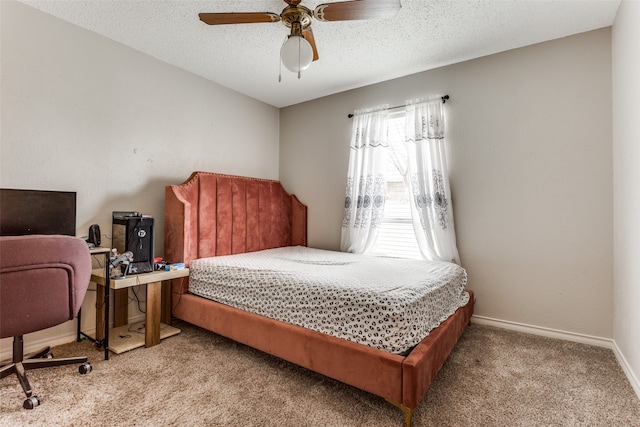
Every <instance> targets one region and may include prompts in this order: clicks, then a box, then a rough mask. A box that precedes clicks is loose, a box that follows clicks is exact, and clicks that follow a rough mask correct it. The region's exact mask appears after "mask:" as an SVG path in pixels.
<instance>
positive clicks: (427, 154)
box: [406, 99, 460, 264]
mask: <svg viewBox="0 0 640 427" xmlns="http://www.w3.org/2000/svg"><path fill="white" fill-rule="evenodd" d="M406 142H407V150H408V154H409V156H408V157H409V166H408V173H409V184H410V188H411V195H412V198H413V203H411V215H412V220H413V228H414V230H415V233H416V238H417V240H418V246H419V247H420V252H422V255H423V256H424V257H425V258H427V259H428V260H438V261H451V262H455V263H457V264H460V259H459V255H458V248H457V246H456V233H455V229H454V226H453V206H452V205H451V190H450V189H449V169H448V167H447V155H446V150H445V139H444V110H443V106H442V101H441V100H440V99H438V100H433V101H427V102H412V101H408V102H407V108H406Z"/></svg>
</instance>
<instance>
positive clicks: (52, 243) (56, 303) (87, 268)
mask: <svg viewBox="0 0 640 427" xmlns="http://www.w3.org/2000/svg"><path fill="white" fill-rule="evenodd" d="M90 278H91V255H90V254H89V248H88V246H87V243H86V242H85V241H84V240H81V239H78V238H76V237H72V236H62V235H47V236H44V235H30V236H0V338H8V337H13V358H12V360H11V361H10V362H8V363H5V362H3V363H2V364H1V365H0V378H4V377H7V376H9V375H11V374H13V373H15V374H16V376H17V377H18V380H19V381H20V384H21V385H22V389H23V390H24V393H25V394H26V396H27V399H26V400H25V401H24V404H23V407H24V408H25V409H33V408H34V407H36V406H38V405H39V404H40V400H39V399H38V397H37V396H34V395H33V391H32V390H31V385H30V384H29V380H28V379H27V376H26V374H25V371H27V370H31V369H39V368H46V367H50V366H60V365H67V364H75V363H80V364H81V365H80V367H79V371H80V373H81V374H85V373H88V372H90V371H91V365H90V364H89V363H88V362H87V357H69V358H63V359H55V358H53V356H52V355H51V354H50V353H49V347H46V348H44V349H42V350H39V351H36V352H34V353H32V354H29V355H26V356H25V355H24V342H23V335H26V334H28V333H31V332H35V331H39V330H42V329H46V328H50V327H52V326H56V325H59V324H62V323H65V322H67V321H69V320H72V319H73V318H74V317H76V316H77V314H78V311H79V310H80V306H81V305H82V301H83V299H84V295H85V293H86V292H87V287H88V285H89V280H90Z"/></svg>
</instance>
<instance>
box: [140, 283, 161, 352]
mask: <svg viewBox="0 0 640 427" xmlns="http://www.w3.org/2000/svg"><path fill="white" fill-rule="evenodd" d="M161 301H162V282H152V283H147V313H146V325H145V328H146V332H145V341H144V345H145V347H152V346H154V345H156V344H160V312H161Z"/></svg>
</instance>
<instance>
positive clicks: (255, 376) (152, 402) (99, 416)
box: [0, 323, 640, 427]
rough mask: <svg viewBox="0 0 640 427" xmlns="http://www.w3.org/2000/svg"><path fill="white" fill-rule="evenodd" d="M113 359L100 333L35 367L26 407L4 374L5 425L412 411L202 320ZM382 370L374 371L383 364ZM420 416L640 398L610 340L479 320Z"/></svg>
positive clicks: (601, 409) (293, 421)
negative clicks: (80, 357) (97, 339)
mask: <svg viewBox="0 0 640 427" xmlns="http://www.w3.org/2000/svg"><path fill="white" fill-rule="evenodd" d="M177 326H178V327H180V328H181V329H182V331H183V332H182V333H181V334H180V335H177V336H175V337H171V338H168V339H166V340H163V341H162V343H161V344H160V345H158V346H156V347H152V348H148V349H146V348H140V349H136V350H133V351H130V352H127V353H123V354H120V355H112V357H111V358H110V360H108V361H105V360H102V353H101V352H100V351H98V350H97V349H95V348H94V347H93V346H92V345H91V344H90V343H89V342H87V341H85V342H83V343H80V344H78V343H72V344H66V345H64V346H60V347H58V348H56V349H54V352H55V354H56V356H66V355H77V354H83V353H84V354H88V355H89V356H90V361H91V362H92V364H93V368H94V369H93V372H91V373H89V374H88V375H80V374H78V372H77V368H76V367H75V366H74V367H71V366H64V367H57V368H52V369H47V370H37V371H30V372H29V378H30V381H31V384H32V386H33V388H34V390H35V392H36V394H37V395H38V396H39V397H40V399H41V401H42V404H41V406H39V407H37V408H36V409H34V410H24V409H22V402H23V400H24V396H23V394H22V390H21V388H20V386H19V385H18V382H17V380H16V379H15V376H11V377H7V378H4V379H3V380H1V381H0V425H2V426H17V425H33V426H40V425H43V426H44V425H53V426H83V425H86V426H192V425H194V426H195V425H199V426H239V425H242V426H261V427H262V426H398V427H400V426H402V424H403V422H402V421H403V418H402V414H401V412H400V410H398V409H397V408H395V407H394V406H392V405H391V404H389V403H387V402H385V401H384V400H383V399H380V398H378V397H376V396H373V395H371V394H368V393H365V392H362V391H360V390H357V389H355V388H352V387H349V386H346V385H343V384H340V383H338V382H336V381H333V380H331V379H328V378H325V377H323V376H320V375H317V374H314V373H312V372H310V371H307V370H305V369H302V368H299V367H297V366H294V365H291V364H289V363H286V362H283V361H280V360H278V359H275V358H273V357H270V356H267V355H265V354H262V353H260V352H258V351H255V350H252V349H250V348H247V347H245V346H242V345H238V344H235V343H233V342H231V341H229V340H227V339H224V338H222V337H219V336H217V335H214V334H211V333H209V332H207V331H203V330H201V329H198V328H196V327H193V326H190V325H187V324H183V323H178V324H177ZM374 374H375V373H372V375H374ZM413 425H414V426H416V427H419V426H574V425H578V426H640V400H639V399H638V398H637V396H636V395H635V393H634V392H633V389H632V388H631V386H630V384H629V383H628V381H627V379H626V377H625V376H624V374H623V372H622V370H621V368H620V367H619V366H618V364H617V362H616V360H615V357H614V355H613V353H612V352H611V351H610V350H607V349H603V348H598V347H591V346H587V345H582V344H575V343H570V342H565V341H560V340H554V339H547V338H541V337H536V336H531V335H527V334H521V333H517V332H512V331H507V330H503V329H497V328H492V327H488V326H482V325H472V326H471V327H470V328H467V331H466V332H465V334H464V335H463V337H462V339H461V340H460V342H459V343H458V345H457V347H456V348H455V349H454V351H453V353H452V354H451V356H450V357H449V360H448V361H447V363H446V364H445V366H444V368H443V369H442V371H441V372H440V374H439V375H438V377H437V378H436V381H435V382H434V384H433V385H432V386H431V389H430V390H429V392H428V393H427V395H426V396H425V398H424V399H423V400H422V401H421V402H420V404H419V405H418V407H417V408H416V411H415V412H414V422H413Z"/></svg>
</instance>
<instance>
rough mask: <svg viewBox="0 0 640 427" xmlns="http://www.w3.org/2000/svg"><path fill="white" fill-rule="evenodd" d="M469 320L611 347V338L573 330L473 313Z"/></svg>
mask: <svg viewBox="0 0 640 427" xmlns="http://www.w3.org/2000/svg"><path fill="white" fill-rule="evenodd" d="M471 321H472V322H476V323H478V324H480V325H489V326H495V327H497V328H503V329H510V330H512V331H518V332H524V333H528V334H533V335H540V336H543V337H549V338H558V339H561V340H565V341H572V342H579V343H582V344H589V345H595V346H598V347H606V348H611V349H613V340H611V339H609V338H600V337H594V336H591V335H584V334H577V333H574V332H567V331H560V330H558V329H551V328H544V327H541V326H533V325H526V324H524V323H517V322H510V321H508V320H499V319H492V318H490V317H484V316H476V315H475V314H474V315H473V316H471Z"/></svg>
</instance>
